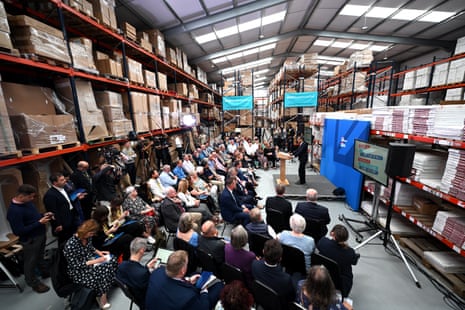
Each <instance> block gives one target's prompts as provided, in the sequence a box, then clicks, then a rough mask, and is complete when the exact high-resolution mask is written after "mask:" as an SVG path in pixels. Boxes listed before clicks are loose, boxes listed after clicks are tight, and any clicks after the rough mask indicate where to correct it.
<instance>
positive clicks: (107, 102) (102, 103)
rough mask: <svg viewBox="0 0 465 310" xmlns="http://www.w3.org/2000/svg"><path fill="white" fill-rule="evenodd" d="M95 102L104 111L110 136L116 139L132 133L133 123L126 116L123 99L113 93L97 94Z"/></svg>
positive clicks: (100, 92)
mask: <svg viewBox="0 0 465 310" xmlns="http://www.w3.org/2000/svg"><path fill="white" fill-rule="evenodd" d="M95 101H96V102H97V105H98V107H99V108H100V109H102V111H103V117H104V118H105V123H106V125H107V128H108V131H109V133H110V135H112V136H114V137H120V136H126V135H127V134H128V132H130V131H132V121H131V120H130V119H128V118H127V117H126V116H125V113H124V110H123V97H122V96H121V94H120V93H115V92H112V91H98V92H95Z"/></svg>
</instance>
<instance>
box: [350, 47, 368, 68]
mask: <svg viewBox="0 0 465 310" xmlns="http://www.w3.org/2000/svg"><path fill="white" fill-rule="evenodd" d="M372 61H373V51H372V50H370V49H366V50H363V51H357V52H354V53H352V54H351V55H350V57H349V62H348V64H347V69H352V68H354V66H357V68H366V67H369V66H370V64H371V62H372Z"/></svg>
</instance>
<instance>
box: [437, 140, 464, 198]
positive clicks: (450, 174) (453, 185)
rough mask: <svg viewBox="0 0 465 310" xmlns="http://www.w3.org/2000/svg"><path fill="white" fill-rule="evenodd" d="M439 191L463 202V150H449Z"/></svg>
mask: <svg viewBox="0 0 465 310" xmlns="http://www.w3.org/2000/svg"><path fill="white" fill-rule="evenodd" d="M441 191H443V192H445V193H448V194H450V195H452V196H454V197H456V198H458V199H460V200H465V150H459V149H453V148H449V156H448V158H447V164H446V168H445V170H444V175H443V176H442V180H441Z"/></svg>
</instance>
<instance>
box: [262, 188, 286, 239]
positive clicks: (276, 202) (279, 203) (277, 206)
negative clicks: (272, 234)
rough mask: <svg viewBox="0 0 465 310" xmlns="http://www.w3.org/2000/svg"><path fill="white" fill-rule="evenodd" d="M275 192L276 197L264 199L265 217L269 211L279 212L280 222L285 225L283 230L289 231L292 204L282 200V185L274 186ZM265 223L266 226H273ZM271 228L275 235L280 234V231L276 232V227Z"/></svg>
mask: <svg viewBox="0 0 465 310" xmlns="http://www.w3.org/2000/svg"><path fill="white" fill-rule="evenodd" d="M275 190H276V196H274V197H268V198H267V199H266V203H265V211H266V215H267V216H268V212H269V210H270V209H271V210H276V211H279V212H281V214H282V219H283V221H282V222H283V224H284V223H285V224H286V227H284V230H291V227H290V226H289V218H290V217H291V215H292V204H291V203H290V202H289V201H288V200H287V199H286V198H284V193H285V191H286V187H285V186H284V185H282V184H278V185H276V188H275ZM267 222H268V224H270V225H271V226H273V223H270V222H269V221H268V220H267ZM273 228H274V230H275V231H276V232H277V233H279V232H281V230H280V229H278V230H279V231H278V230H277V228H276V227H273Z"/></svg>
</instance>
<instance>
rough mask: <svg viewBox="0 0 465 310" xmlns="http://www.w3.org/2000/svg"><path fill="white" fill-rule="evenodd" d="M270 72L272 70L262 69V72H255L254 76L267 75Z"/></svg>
mask: <svg viewBox="0 0 465 310" xmlns="http://www.w3.org/2000/svg"><path fill="white" fill-rule="evenodd" d="M268 71H270V69H262V70H258V71H254V73H253V74H255V75H260V74H263V73H267V72H268Z"/></svg>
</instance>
